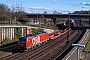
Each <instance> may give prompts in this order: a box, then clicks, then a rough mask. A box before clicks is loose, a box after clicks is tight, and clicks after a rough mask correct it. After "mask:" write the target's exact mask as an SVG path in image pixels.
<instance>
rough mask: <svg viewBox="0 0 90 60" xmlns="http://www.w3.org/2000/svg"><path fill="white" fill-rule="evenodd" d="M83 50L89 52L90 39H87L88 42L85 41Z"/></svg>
mask: <svg viewBox="0 0 90 60" xmlns="http://www.w3.org/2000/svg"><path fill="white" fill-rule="evenodd" d="M84 51H85V52H86V53H89V52H90V39H89V41H88V43H87V45H86V47H85V49H84Z"/></svg>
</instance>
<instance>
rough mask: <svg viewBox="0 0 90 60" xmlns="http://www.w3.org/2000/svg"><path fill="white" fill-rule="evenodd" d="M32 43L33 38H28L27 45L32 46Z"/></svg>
mask: <svg viewBox="0 0 90 60" xmlns="http://www.w3.org/2000/svg"><path fill="white" fill-rule="evenodd" d="M32 45H33V43H32V38H27V42H26V46H27V47H30V46H32Z"/></svg>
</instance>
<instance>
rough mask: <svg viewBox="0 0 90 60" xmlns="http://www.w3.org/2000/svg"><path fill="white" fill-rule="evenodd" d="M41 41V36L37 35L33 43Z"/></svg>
mask: <svg viewBox="0 0 90 60" xmlns="http://www.w3.org/2000/svg"><path fill="white" fill-rule="evenodd" d="M39 42H40V36H37V37H34V38H32V43H33V44H37V43H39Z"/></svg>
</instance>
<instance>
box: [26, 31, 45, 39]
mask: <svg viewBox="0 0 90 60" xmlns="http://www.w3.org/2000/svg"><path fill="white" fill-rule="evenodd" d="M45 33H46V32H38V33H37V34H28V35H27V36H26V37H31V38H32V37H35V36H40V35H43V34H45Z"/></svg>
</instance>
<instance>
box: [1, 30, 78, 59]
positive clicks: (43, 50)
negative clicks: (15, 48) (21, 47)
mask: <svg viewBox="0 0 90 60" xmlns="http://www.w3.org/2000/svg"><path fill="white" fill-rule="evenodd" d="M73 34H74V35H75V34H78V32H77V31H70V35H72V36H74V35H73ZM70 39H71V38H70ZM66 40H67V34H65V35H63V36H61V37H59V38H57V39H55V40H53V41H50V42H48V43H47V44H45V45H42V46H39V47H37V48H36V49H34V50H32V51H27V52H24V53H15V54H12V55H10V56H7V57H5V58H2V59H1V60H28V59H30V60H40V59H43V58H44V57H45V56H46V55H48V54H49V53H52V52H54V51H56V50H55V49H56V48H58V47H60V48H61V50H62V49H63V48H64V47H65V46H67V44H68V43H66ZM58 51H60V50H58ZM50 56H51V55H49V57H47V59H48V58H50ZM37 58H38V59H37Z"/></svg>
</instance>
